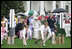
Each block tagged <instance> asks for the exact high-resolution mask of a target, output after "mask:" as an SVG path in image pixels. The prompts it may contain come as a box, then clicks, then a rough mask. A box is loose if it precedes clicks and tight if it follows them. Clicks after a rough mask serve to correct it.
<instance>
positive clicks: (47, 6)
mask: <svg viewBox="0 0 72 49" xmlns="http://www.w3.org/2000/svg"><path fill="white" fill-rule="evenodd" d="M23 2H24V4H23V5H24V9H25V10H26V11H27V10H35V11H37V12H40V15H44V14H45V11H48V10H50V11H53V10H54V9H56V8H64V9H66V10H67V12H68V13H69V14H71V1H23Z"/></svg>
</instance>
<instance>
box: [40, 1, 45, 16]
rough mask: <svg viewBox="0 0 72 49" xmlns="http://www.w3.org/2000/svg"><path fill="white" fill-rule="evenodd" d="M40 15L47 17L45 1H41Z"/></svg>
mask: <svg viewBox="0 0 72 49" xmlns="http://www.w3.org/2000/svg"><path fill="white" fill-rule="evenodd" d="M40 15H45V12H44V1H40Z"/></svg>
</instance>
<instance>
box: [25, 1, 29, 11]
mask: <svg viewBox="0 0 72 49" xmlns="http://www.w3.org/2000/svg"><path fill="white" fill-rule="evenodd" d="M28 10H30V1H26V11H28Z"/></svg>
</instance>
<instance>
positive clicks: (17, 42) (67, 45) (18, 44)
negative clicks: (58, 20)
mask: <svg viewBox="0 0 72 49" xmlns="http://www.w3.org/2000/svg"><path fill="white" fill-rule="evenodd" d="M57 26H58V32H57V33H56V34H58V33H61V31H62V33H63V34H64V35H65V31H64V29H62V30H61V29H60V28H59V25H58V24H57ZM22 43H23V41H22V40H20V39H18V38H16V39H15V44H14V45H8V44H7V41H6V40H5V39H4V40H3V45H1V48H71V37H64V44H56V45H53V44H52V40H51V39H49V40H48V41H46V43H45V44H46V46H41V44H40V43H41V40H40V41H39V42H38V45H35V40H34V39H32V40H30V39H29V40H28V41H27V44H28V45H27V46H23V44H22Z"/></svg>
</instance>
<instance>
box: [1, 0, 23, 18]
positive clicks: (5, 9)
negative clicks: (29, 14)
mask: <svg viewBox="0 0 72 49" xmlns="http://www.w3.org/2000/svg"><path fill="white" fill-rule="evenodd" d="M10 9H15V13H17V12H24V6H23V2H22V1H2V2H1V18H2V17H3V16H6V17H7V18H8V16H9V11H10Z"/></svg>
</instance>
